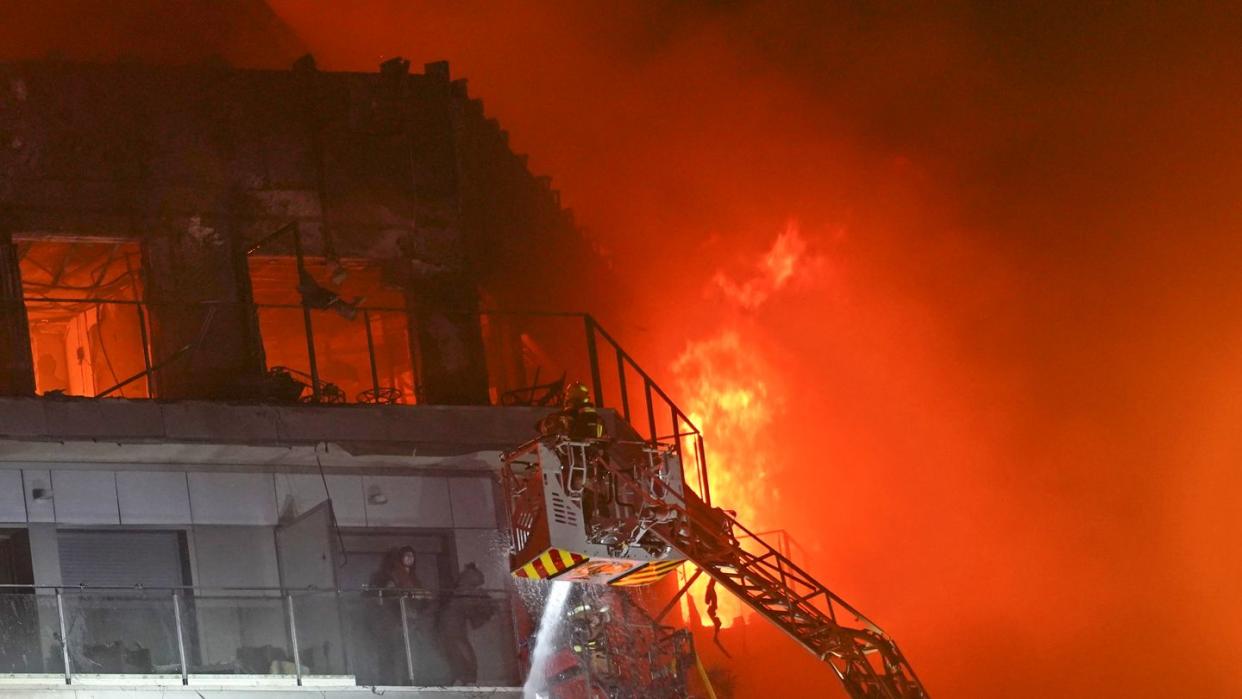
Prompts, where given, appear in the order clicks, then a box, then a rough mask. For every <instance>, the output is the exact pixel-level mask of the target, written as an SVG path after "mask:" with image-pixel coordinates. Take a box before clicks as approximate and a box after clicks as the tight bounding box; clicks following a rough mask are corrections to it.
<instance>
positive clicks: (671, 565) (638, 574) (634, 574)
mask: <svg viewBox="0 0 1242 699" xmlns="http://www.w3.org/2000/svg"><path fill="white" fill-rule="evenodd" d="M682 563H685V561H684V560H681V559H677V560H672V561H654V562H652V563H648V564H647V565H645V566H643V567H641V568H636V569H634V570H633V571H631V572H629V573H627V574H625V575H623V576H621V577H620V578H618V579H616V580H613V581H611V582H609V583H608V584H609V585H616V586H617V587H638V586H639V585H650V584H651V583H653V582H655V581H657V580H659V579H660V578H662V577H664V576H665V575H668V574H669V573H671V572H672V571H674V570H676V569H677V566H679V565H681V564H682Z"/></svg>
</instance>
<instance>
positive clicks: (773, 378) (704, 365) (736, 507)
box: [672, 221, 814, 626]
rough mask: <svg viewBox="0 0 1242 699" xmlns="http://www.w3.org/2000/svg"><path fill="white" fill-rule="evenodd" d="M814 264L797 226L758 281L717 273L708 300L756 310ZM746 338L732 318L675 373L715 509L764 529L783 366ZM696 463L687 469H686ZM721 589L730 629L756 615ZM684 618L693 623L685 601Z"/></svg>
mask: <svg viewBox="0 0 1242 699" xmlns="http://www.w3.org/2000/svg"><path fill="white" fill-rule="evenodd" d="M811 262H814V260H813V259H810V258H807V257H806V243H805V242H804V241H803V240H802V238H801V237H800V235H799V233H798V226H797V224H796V222H792V221H791V222H790V223H788V224H787V225H786V227H785V230H784V231H783V232H782V233H780V234H779V235H778V236H777V237H776V239H775V240H774V241H773V243H772V246H771V247H770V248H769V249H768V251H767V252H766V253H765V254H764V255H763V256H762V257H760V258H759V259H758V260H757V261H756V263H755V264H754V268H755V270H754V273H753V275H752V276H750V277H749V278H748V279H745V280H744V281H737V280H735V279H734V278H733V277H731V276H730V275H729V274H727V273H726V272H724V271H718V272H716V274H715V275H714V276H713V277H712V279H711V285H710V287H709V288H708V291H707V295H708V296H713V295H718V296H722V297H723V298H724V299H726V300H727V301H728V302H729V303H730V304H731V305H732V306H733V307H734V308H735V309H738V310H743V311H748V312H754V311H757V310H759V309H760V308H761V307H762V306H763V305H764V304H765V303H766V302H767V301H768V300H769V299H770V298H772V296H773V295H774V294H776V293H777V292H778V291H780V290H781V289H783V288H785V287H786V286H787V285H789V284H790V282H791V281H793V280H794V279H795V278H797V277H798V276H799V275H800V274H801V273H803V271H804V270H806V269H808V267H809V265H808V263H811ZM735 315H736V314H735ZM746 337H747V333H746V332H744V330H743V327H742V322H741V321H740V320H738V319H737V318H736V317H733V318H730V319H728V320H725V321H724V322H723V323H722V324H721V326H720V327H718V328H717V329H716V330H715V331H714V332H712V333H711V334H709V335H708V336H707V337H704V338H700V339H695V340H691V341H690V342H689V343H687V345H686V347H685V349H684V350H683V351H682V353H681V354H680V355H679V356H678V357H677V359H676V360H675V361H674V362H673V366H672V370H673V375H674V377H675V378H676V382H677V388H678V393H677V395H678V396H679V397H680V398H681V400H683V401H684V408H685V410H686V414H687V415H689V417H690V419H691V421H692V422H694V424H695V425H696V426H697V427H698V428H699V429H700V430H701V431H702V433H703V435H704V443H705V445H706V450H707V453H708V455H709V456H708V464H709V468H710V476H711V481H710V484H711V492H712V502H713V504H715V505H717V506H719V507H723V508H725V509H727V510H732V511H734V512H736V513H737V515H736V516H737V519H738V520H739V521H741V522H742V523H743V524H745V525H746V526H747V527H749V528H751V529H752V530H754V531H761V530H762V529H764V528H769V527H770V526H771V525H772V524H773V523H772V522H771V521H770V518H771V514H772V513H774V512H777V511H778V510H777V507H778V505H779V502H780V490H779V489H778V488H777V487H776V483H777V480H778V479H776V478H774V477H773V475H774V474H773V466H774V465H773V464H772V463H770V461H769V459H770V454H771V449H770V448H769V445H768V444H767V442H768V440H770V438H771V437H770V432H771V430H770V428H771V427H772V425H773V423H774V422H775V420H776V419H777V417H778V416H779V414H780V413H781V411H782V403H781V400H780V395H779V394H780V392H779V390H778V389H777V385H778V384H779V378H778V372H777V371H776V368H775V367H774V366H773V363H772V361H771V360H770V359H769V358H768V357H766V356H765V353H764V351H763V348H762V347H761V346H759V345H758V344H757V343H753V342H748V341H747V340H746ZM694 466H697V464H693V463H689V464H687V472H692V468H693V467H694ZM683 575H686V573H685V572H683ZM706 586H707V580H706V578H702V577H701V578H700V579H699V580H698V582H696V583H695V586H694V589H692V591H691V593H690V594H692V595H694V596H695V597H696V598H700V599H701V598H702V595H703V593H704V592H705V590H706ZM720 592H721V594H720V607H719V614H720V618H721V621H722V622H723V623H724V625H725V626H731V625H732V624H733V623H735V622H736V621H737V619H738V618H740V617H742V616H743V615H744V614H749V613H750V611H749V609H747V608H746V607H745V605H743V604H742V602H741V601H739V600H737V599H736V598H734V597H733V596H732V595H729V594H727V593H724V591H723V590H722V591H720ZM682 613H683V615H685V616H686V618H690V615H691V611H690V603H689V601H688V600H686V599H685V598H683V600H682ZM699 615H700V620H699V621H700V622H701V623H703V624H710V623H711V621H710V619H708V618H707V616H706V612H705V611H704V610H702V609H700V610H699Z"/></svg>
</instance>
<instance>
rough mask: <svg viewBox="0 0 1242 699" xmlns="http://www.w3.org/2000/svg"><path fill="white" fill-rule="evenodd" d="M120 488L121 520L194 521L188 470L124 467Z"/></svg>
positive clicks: (150, 521)
mask: <svg viewBox="0 0 1242 699" xmlns="http://www.w3.org/2000/svg"><path fill="white" fill-rule="evenodd" d="M116 490H117V498H118V505H119V509H120V513H121V524H188V523H189V522H190V492H189V485H188V484H187V481H186V474H184V473H180V472H175V471H172V472H168V471H120V472H118V473H117V474H116Z"/></svg>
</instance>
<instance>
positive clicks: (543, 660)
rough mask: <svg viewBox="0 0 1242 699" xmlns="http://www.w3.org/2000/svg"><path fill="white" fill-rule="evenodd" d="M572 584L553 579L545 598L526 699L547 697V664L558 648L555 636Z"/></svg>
mask: <svg viewBox="0 0 1242 699" xmlns="http://www.w3.org/2000/svg"><path fill="white" fill-rule="evenodd" d="M572 584H573V583H569V582H564V581H553V582H552V588H551V589H550V590H549V591H548V598H547V599H546V600H544V603H543V614H542V615H541V616H540V617H539V630H538V631H536V632H535V649H534V650H533V651H532V652H531V655H530V673H529V674H527V675H526V683H525V684H523V685H522V697H523V699H546V698H547V696H548V695H547V691H548V687H547V684H548V676H547V664H548V660H549V659H550V658H551V657H552V653H553V652H554V651H555V643H556V637H557V634H558V632H559V631H560V626H561V621H562V620H563V619H564V618H565V603H566V602H567V601H568V600H569V590H570V586H571V585H572Z"/></svg>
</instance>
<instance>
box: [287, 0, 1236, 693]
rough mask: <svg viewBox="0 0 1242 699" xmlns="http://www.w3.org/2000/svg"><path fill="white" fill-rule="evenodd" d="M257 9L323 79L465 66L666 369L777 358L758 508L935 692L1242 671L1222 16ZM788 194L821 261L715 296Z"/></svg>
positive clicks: (986, 7)
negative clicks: (707, 349) (772, 492)
mask: <svg viewBox="0 0 1242 699" xmlns="http://www.w3.org/2000/svg"><path fill="white" fill-rule="evenodd" d="M274 7H275V8H276V10H277V12H278V13H279V14H280V15H281V16H282V17H283V18H285V19H286V20H287V21H288V22H289V23H290V25H291V26H292V27H293V28H294V30H295V31H296V32H297V33H298V35H299V36H300V37H301V38H302V39H303V40H304V41H306V42H307V44H308V45H309V46H310V47H311V48H312V50H314V51H315V52H316V53H317V55H318V56H319V57H320V58H321V62H322V63H323V64H324V65H327V66H328V67H335V68H348V69H369V68H371V67H373V66H374V65H376V64H377V63H378V62H379V61H380V60H382V59H384V58H386V57H388V56H391V55H393V54H403V55H406V56H408V57H411V58H413V59H414V60H415V61H423V60H433V59H439V58H448V59H450V60H451V61H452V62H453V65H454V72H455V73H456V74H457V75H462V76H466V77H468V78H469V79H470V80H471V88H472V92H474V93H475V94H477V95H480V96H482V97H484V99H485V101H486V104H487V108H488V110H489V112H490V113H492V114H493V115H495V116H497V117H498V118H500V119H501V121H502V123H504V124H505V126H506V127H507V128H508V129H509V130H510V131H511V132H512V133H513V137H514V138H513V141H514V143H516V144H517V146H518V147H519V148H522V149H525V150H528V151H530V152H531V154H532V158H531V162H532V164H533V166H534V167H535V168H536V169H538V170H542V171H545V172H548V173H551V174H553V175H554V176H555V178H556V181H557V183H558V186H559V187H560V188H561V189H562V190H563V191H564V194H565V201H567V202H568V203H569V205H571V206H573V207H575V209H577V211H578V213H579V219H580V220H583V221H584V222H585V223H586V225H587V226H588V227H589V228H590V229H591V234H592V235H593V236H595V237H596V238H597V239H598V240H599V242H600V243H601V244H602V245H603V246H605V247H606V248H608V249H610V250H612V251H613V253H614V255H615V257H616V258H617V264H618V267H619V268H620V269H622V270H625V271H626V272H627V274H628V276H629V278H630V279H632V280H634V291H633V298H634V299H635V302H634V306H633V307H632V309H631V313H630V315H628V316H627V317H625V318H620V319H609V321H610V322H612V323H613V324H621V325H622V326H623V328H622V330H621V332H622V334H623V337H625V338H626V341H627V344H632V345H637V347H635V348H634V350H635V352H636V353H637V354H638V356H640V357H645V358H648V361H647V364H648V365H649V366H650V367H651V368H652V370H653V371H656V372H657V373H658V375H659V376H660V377H661V379H662V380H663V381H665V382H666V383H667V384H668V385H675V381H674V380H673V379H674V377H673V372H672V368H673V364H674V361H675V359H676V358H677V357H678V356H680V355H681V354H682V353H683V352H684V351H685V350H686V343H687V342H688V341H690V340H693V339H695V338H711V337H714V336H715V334H716V333H719V332H722V331H725V330H729V331H732V332H734V333H736V337H737V338H738V341H739V343H741V344H740V346H743V347H745V348H747V350H748V351H752V352H755V353H757V354H758V355H759V356H763V357H765V358H767V359H766V363H765V366H771V367H774V374H775V375H773V376H770V377H763V378H764V382H765V385H767V386H780V387H781V388H782V395H781V396H780V400H781V411H780V413H779V417H777V418H776V419H775V420H774V421H773V423H772V424H771V426H770V427H769V429H768V430H767V435H768V438H767V440H766V441H767V444H766V445H765V447H766V449H767V450H768V451H767V453H766V456H765V458H764V459H763V463H764V464H765V468H767V469H768V470H769V472H770V475H769V478H770V479H771V480H772V482H773V488H774V489H779V491H780V493H781V504H780V510H779V512H775V513H763V516H764V517H767V518H770V520H771V522H770V523H771V524H774V525H778V526H783V527H786V528H787V529H789V530H790V531H792V532H794V534H795V536H796V537H797V538H798V539H799V540H800V541H802V542H803V543H804V544H806V545H807V547H808V548H809V549H811V553H810V556H811V558H812V560H811V561H810V567H811V568H812V570H814V571H815V572H816V573H818V574H820V575H822V576H823V578H824V579H825V581H826V582H828V583H829V584H830V585H831V586H833V587H834V588H835V589H837V590H838V591H839V592H840V593H842V594H844V595H845V596H846V597H848V598H850V599H852V600H854V601H856V602H857V604H858V605H859V606H860V607H861V608H862V609H863V610H865V611H867V612H868V613H869V614H871V615H872V616H873V617H874V618H875V619H877V620H878V621H880V622H881V624H883V625H884V626H885V627H886V628H887V629H888V630H889V631H890V632H892V633H893V634H894V635H895V636H896V637H897V638H898V639H899V640H900V642H901V643H902V645H903V648H904V649H905V651H906V652H907V654H908V655H909V657H910V658H911V659H912V660H913V661H914V663H915V666H916V669H917V670H918V671H919V672H920V674H921V675H922V677H923V678H924V679H925V681H926V682H927V684H928V685H929V687H930V689H931V691H932V692H933V693H934V694H937V695H939V696H955V697H995V696H1010V697H1048V696H1065V697H1092V696H1160V695H1168V694H1181V695H1200V696H1203V695H1227V694H1235V693H1239V692H1242V674H1240V673H1239V671H1238V669H1237V664H1236V663H1233V662H1230V658H1233V657H1236V655H1237V652H1238V651H1239V650H1240V645H1242V634H1240V633H1239V632H1238V631H1237V629H1239V628H1242V623H1239V622H1242V618H1239V614H1240V612H1242V604H1240V603H1239V602H1238V598H1237V596H1236V595H1235V594H1233V593H1232V590H1234V588H1235V586H1236V585H1235V580H1236V579H1237V574H1238V572H1239V558H1240V557H1239V556H1238V555H1237V554H1236V553H1235V552H1236V549H1237V546H1236V543H1234V542H1236V541H1237V538H1238V536H1239V534H1242V531H1239V530H1240V529H1242V524H1239V518H1238V517H1237V516H1236V515H1235V514H1233V513H1234V511H1235V507H1234V506H1233V505H1232V504H1231V503H1233V502H1234V500H1235V499H1236V497H1235V494H1236V493H1237V492H1238V490H1239V485H1242V476H1239V475H1238V471H1237V469H1236V468H1235V467H1234V466H1233V464H1236V462H1237V457H1238V455H1239V451H1240V448H1242V440H1240V439H1239V438H1238V437H1237V436H1236V435H1237V434H1239V432H1238V430H1237V429H1236V428H1235V427H1234V425H1235V424H1236V417H1237V414H1238V412H1239V410H1238V407H1237V406H1238V402H1237V399H1236V398H1235V397H1234V395H1235V394H1236V393H1237V390H1238V388H1239V384H1240V383H1242V374H1239V373H1238V371H1239V369H1238V367H1239V362H1238V360H1237V359H1236V357H1235V354H1236V352H1237V350H1236V347H1237V343H1236V342H1235V339H1236V337H1237V336H1238V335H1239V330H1238V329H1237V328H1239V327H1242V325H1240V321H1242V303H1239V301H1238V299H1239V298H1242V296H1240V292H1242V288H1240V287H1242V282H1239V281H1238V275H1237V274H1236V272H1235V267H1236V264H1235V263H1234V262H1233V260H1236V259H1239V257H1238V253H1239V252H1242V250H1239V248H1242V236H1239V235H1238V232H1239V223H1240V222H1242V221H1240V219H1242V207H1239V205H1238V203H1237V202H1238V201H1239V200H1238V198H1237V194H1236V193H1237V192H1238V191H1239V185H1242V182H1240V179H1242V177H1240V175H1239V173H1240V172H1242V168H1240V164H1242V132H1239V131H1238V130H1237V129H1236V125H1237V124H1238V123H1242V119H1239V117H1240V116H1242V114H1240V113H1239V111H1240V107H1239V105H1242V99H1239V98H1240V97H1242V95H1239V85H1240V84H1242V83H1238V82H1237V81H1236V75H1238V74H1242V73H1240V72H1239V67H1240V66H1239V57H1240V55H1242V52H1240V51H1239V49H1238V48H1237V46H1236V43H1237V42H1236V40H1235V39H1236V36H1238V35H1239V32H1238V30H1239V23H1238V17H1237V16H1236V14H1235V13H1234V12H1232V11H1229V10H1226V9H1223V8H1222V9H1221V10H1212V9H1210V8H1205V7H1204V6H1196V9H1193V10H1192V9H1184V8H1183V6H1177V7H1173V6H1167V7H1159V6H1153V5H1137V4H1136V5H1133V6H1100V5H1079V4H1070V3H1065V4H1062V5H1061V6H1055V5H1048V4H1046V3H1039V4H1031V5H1030V6H1027V7H1022V6H1017V5H1013V4H1012V3H1009V4H997V3H978V4H975V5H970V4H956V5H951V6H944V5H940V6H936V7H933V8H925V9H921V10H914V11H911V10H908V9H902V10H901V11H898V10H897V9H886V8H883V7H876V6H873V5H852V4H851V5H846V4H839V5H826V4H824V3H817V2H776V3H772V2H735V3H673V2H667V3H661V2H652V3H642V4H638V5H634V4H630V5H625V6H619V7H615V8H612V9H601V8H600V7H599V6H597V5H591V6H589V7H588V6H581V5H579V4H576V3H560V4H555V3H554V4H539V5H530V4H504V5H500V6H497V5H495V4H493V3H485V4H464V5H463V4H460V3H455V4H449V5H409V4H407V3H403V2H391V3H363V4H361V5H360V6H358V9H357V10H356V11H351V12H349V13H342V12H340V11H339V9H326V8H325V7H324V6H321V5H315V4H311V3H296V2H276V3H274ZM1184 7H1185V8H1189V6H1184ZM791 218H793V219H796V220H798V221H799V222H800V224H801V237H802V240H804V241H805V243H806V245H807V247H808V250H809V251H810V253H811V254H813V255H817V256H821V257H822V258H823V266H822V270H821V274H820V276H821V277H822V280H821V283H819V284H815V285H809V286H805V287H800V288H799V287H792V288H787V289H783V290H781V291H780V292H779V293H776V294H773V295H772V296H771V297H770V298H767V299H765V302H764V303H763V304H762V306H761V307H757V308H754V309H751V310H734V311H725V312H723V313H722V303H721V302H722V299H721V297H720V295H719V294H717V295H716V296H715V297H713V296H712V295H711V294H704V289H705V288H709V287H711V286H712V279H713V278H714V277H716V275H717V274H718V272H720V271H721V270H724V271H725V272H726V273H727V274H729V275H732V276H731V277H729V278H732V279H743V278H744V275H745V273H746V271H747V270H751V269H754V266H755V264H756V262H758V261H761V260H762V257H763V255H764V252H765V251H766V250H768V249H769V245H770V243H771V241H772V240H773V239H774V238H775V237H776V236H777V235H778V234H779V233H780V232H781V231H782V230H783V229H784V226H785V223H786V221H787V220H789V219H791ZM735 291H746V290H744V289H738V290H735ZM750 291H752V292H753V291H759V290H755V289H752V290H750ZM568 305H570V306H574V305H576V304H574V303H570V304H568ZM709 448H710V447H709ZM738 467H739V468H746V466H745V465H740V466H738ZM734 650H735V655H739V656H741V657H740V658H739V663H738V665H737V667H738V668H739V672H740V673H741V677H740V679H739V688H740V689H741V690H743V692H744V693H745V694H746V695H747V696H771V695H773V694H771V693H770V692H772V691H775V689H774V687H773V686H772V685H766V686H761V685H759V684H758V683H756V682H749V683H748V680H747V676H748V675H747V673H751V675H750V676H752V677H758V676H759V674H758V673H757V672H756V671H755V668H756V667H762V666H771V665H781V664H780V663H778V662H777V661H779V660H780V659H781V658H782V657H783V656H781V655H779V653H780V652H782V651H783V652H784V653H785V654H786V655H787V654H788V653H789V652H791V650H792V647H791V646H789V645H788V644H786V645H784V646H780V647H779V650H772V651H770V652H771V653H772V656H770V657H767V658H765V657H764V656H763V655H762V654H763V653H764V652H769V651H765V647H764V645H763V644H762V643H760V642H758V641H755V642H753V643H751V644H749V645H748V647H747V648H746V649H734ZM796 668H797V669H796V670H791V671H790V672H792V673H793V674H799V673H802V672H807V673H811V674H809V675H806V676H803V677H801V678H798V677H794V678H789V677H786V679H787V680H789V685H787V686H802V687H806V686H809V684H808V683H811V682H814V681H816V680H818V681H819V682H821V683H823V684H824V685H826V686H827V685H831V678H830V676H829V675H828V674H827V673H826V672H823V671H822V670H821V671H819V672H820V674H814V673H815V672H816V671H817V669H816V668H815V667H814V666H813V664H809V665H801V664H799V665H797V666H796ZM1170 668H1173V669H1172V670H1170ZM785 674H786V675H788V674H790V673H789V672H787V673H785ZM769 679H770V678H769ZM797 682H801V685H798V684H797ZM817 693H818V690H817ZM786 695H789V696H792V695H793V694H786Z"/></svg>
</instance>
